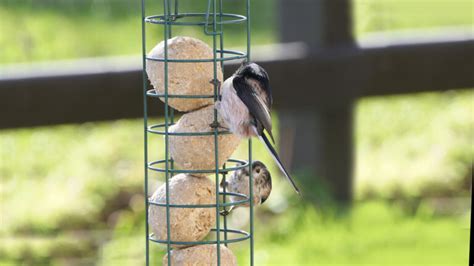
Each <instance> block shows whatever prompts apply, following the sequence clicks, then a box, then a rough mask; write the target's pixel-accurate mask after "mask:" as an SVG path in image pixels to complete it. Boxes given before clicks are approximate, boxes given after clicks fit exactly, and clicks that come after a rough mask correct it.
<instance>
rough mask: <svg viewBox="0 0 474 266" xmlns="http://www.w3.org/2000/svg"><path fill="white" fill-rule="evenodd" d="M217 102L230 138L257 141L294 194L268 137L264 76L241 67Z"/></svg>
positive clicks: (258, 69)
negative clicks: (237, 137) (231, 135)
mask: <svg viewBox="0 0 474 266" xmlns="http://www.w3.org/2000/svg"><path fill="white" fill-rule="evenodd" d="M221 92H222V95H221V97H220V98H221V99H220V101H218V102H217V103H216V109H217V110H218V111H219V114H220V115H221V116H222V117H223V119H224V120H225V122H226V123H227V125H228V126H229V128H230V131H232V132H233V133H234V134H236V135H239V136H241V137H245V138H250V137H258V138H259V139H260V140H261V141H262V142H263V143H264V144H265V147H266V148H267V149H268V151H269V152H270V154H271V155H272V157H273V159H274V160H275V162H276V164H277V165H278V167H279V168H280V169H281V171H282V172H283V173H284V174H285V176H286V178H287V179H288V181H289V182H290V183H291V185H292V186H293V188H294V189H295V191H296V192H297V193H298V194H299V189H298V187H297V186H296V184H295V182H294V181H293V179H292V178H291V176H290V174H289V173H288V171H287V170H286V168H285V167H284V166H283V164H282V162H281V160H280V158H279V157H278V154H277V152H276V150H275V148H274V147H273V146H272V144H271V143H270V140H269V139H268V137H267V136H266V134H265V133H264V131H265V132H266V133H267V134H268V135H269V136H270V138H271V139H272V142H273V143H274V142H275V141H274V139H273V134H272V119H271V114H270V112H271V106H272V102H273V99H272V91H271V88H270V84H269V78H268V74H267V72H266V71H265V69H263V68H262V67H261V66H259V65H257V64H255V63H244V64H242V66H241V67H240V68H239V69H238V70H237V71H236V72H235V73H234V74H233V75H232V76H231V77H230V78H228V79H227V80H226V81H225V82H224V83H223V84H222V86H221Z"/></svg>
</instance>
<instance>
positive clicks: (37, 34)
mask: <svg viewBox="0 0 474 266" xmlns="http://www.w3.org/2000/svg"><path fill="white" fill-rule="evenodd" d="M140 2H141V1H138V0H137V1H128V0H41V1H38V0H0V17H1V18H2V23H0V32H2V34H1V35H0V47H2V51H1V52H0V64H2V63H3V64H4V63H17V62H32V61H39V60H57V59H68V58H80V57H96V56H110V55H137V54H139V53H140V52H141V49H142V46H141V7H140ZM224 3H225V4H224V8H225V11H226V12H230V13H232V12H234V13H238V14H244V10H245V5H244V3H245V2H244V1H239V0H230V1H224ZM272 3H273V1H272V0H259V1H254V2H253V7H254V8H255V9H256V10H259V15H258V16H255V17H254V18H252V30H253V34H252V42H253V44H268V43H273V42H274V41H275V40H276V39H275V36H276V28H275V27H274V25H275V24H276V21H275V20H276V16H275V5H273V4H272ZM146 4H147V12H148V13H147V14H146V15H148V16H149V15H156V14H161V13H162V9H163V7H162V6H161V1H152V0H147V1H146ZM206 9H207V1H193V0H181V1H180V2H179V10H181V11H182V12H196V11H198V12H205V11H206ZM33 10H34V13H32V11H33ZM33 14H34V15H33ZM244 26H245V24H241V25H239V26H234V25H226V26H224V27H225V28H224V30H225V31H226V33H229V34H227V36H226V38H225V40H226V43H225V45H226V46H227V45H231V46H243V45H244V44H245V40H246V39H245V38H244V37H245V36H244V35H243V34H242V32H243V27H244ZM173 34H174V35H189V36H195V37H199V38H200V39H202V40H204V41H206V42H208V43H210V42H211V38H210V37H208V36H205V35H204V34H203V30H202V28H198V27H174V28H173ZM162 39H163V31H162V27H161V26H160V25H151V24H147V47H148V49H147V50H150V49H151V47H153V46H154V45H156V43H158V42H159V41H161V40H162Z"/></svg>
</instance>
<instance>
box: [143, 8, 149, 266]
mask: <svg viewBox="0 0 474 266" xmlns="http://www.w3.org/2000/svg"><path fill="white" fill-rule="evenodd" d="M142 65H143V69H146V38H145V0H142ZM142 78H143V80H142V82H143V125H144V128H143V132H144V134H143V146H144V147H143V150H144V154H143V157H144V161H145V165H144V166H145V173H144V174H145V177H144V179H145V180H144V189H145V263H146V264H145V265H146V266H148V265H149V264H150V261H149V248H150V243H149V241H148V235H149V228H148V130H147V128H148V105H147V96H146V91H147V83H148V81H147V76H146V72H145V71H144V70H143V71H142Z"/></svg>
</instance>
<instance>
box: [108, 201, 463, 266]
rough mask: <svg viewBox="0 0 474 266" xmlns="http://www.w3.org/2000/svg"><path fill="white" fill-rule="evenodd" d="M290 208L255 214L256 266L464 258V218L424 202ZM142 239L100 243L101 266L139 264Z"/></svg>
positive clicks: (157, 251) (240, 249)
mask: <svg viewBox="0 0 474 266" xmlns="http://www.w3.org/2000/svg"><path fill="white" fill-rule="evenodd" d="M292 207H296V208H294V209H288V210H286V211H285V214H284V215H281V216H278V215H275V214H268V213H266V214H261V215H260V216H259V217H258V218H259V219H257V225H256V232H257V233H256V248H255V262H256V265H466V264H467V261H468V243H469V235H468V232H469V231H468V228H467V225H468V222H469V221H468V219H467V217H466V218H465V219H459V218H454V217H433V216H432V214H431V213H430V212H426V209H425V208H424V207H423V206H421V207H420V208H419V209H418V210H417V212H416V214H414V215H407V214H406V213H405V212H404V211H403V210H402V209H401V208H399V207H398V206H396V205H389V204H387V203H382V202H376V201H374V202H361V203H358V204H357V205H356V206H355V208H354V209H353V210H352V211H351V212H350V213H348V214H345V215H327V214H326V215H321V214H320V213H319V212H317V211H315V209H314V208H313V207H310V206H304V207H301V206H300V207H297V206H292ZM258 221H264V222H258ZM268 232H272V233H271V234H270V233H268ZM143 241H144V240H143V237H139V236H137V235H134V236H133V235H125V236H123V237H120V238H115V239H114V240H112V241H111V242H109V243H108V244H107V245H105V246H104V247H103V250H102V257H101V265H117V264H119V265H121V264H120V262H123V261H126V262H127V263H128V264H134V265H138V264H141V263H143V256H142V254H143V252H144V245H143ZM247 245H248V243H247V244H233V245H231V246H230V248H231V249H232V250H233V251H234V252H235V253H236V254H237V256H238V260H239V265H247V264H248V253H247V248H248V247H247ZM151 250H152V251H153V255H152V263H155V262H156V263H155V264H159V263H158V261H161V258H162V256H163V255H164V249H163V247H159V246H157V245H153V244H152V245H151ZM123 265H126V264H123Z"/></svg>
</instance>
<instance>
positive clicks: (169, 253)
mask: <svg viewBox="0 0 474 266" xmlns="http://www.w3.org/2000/svg"><path fill="white" fill-rule="evenodd" d="M163 3H164V8H163V12H164V13H165V29H164V31H163V32H164V51H165V60H164V74H165V76H164V83H165V84H164V87H165V182H166V238H167V240H166V252H167V254H168V266H171V231H170V230H171V225H170V195H169V190H170V188H169V165H168V162H169V154H168V153H169V147H168V146H169V132H168V126H169V125H168V122H169V121H168V116H169V114H168V34H169V31H168V27H169V21H168V20H169V13H168V4H169V3H168V0H164V1H163Z"/></svg>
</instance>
